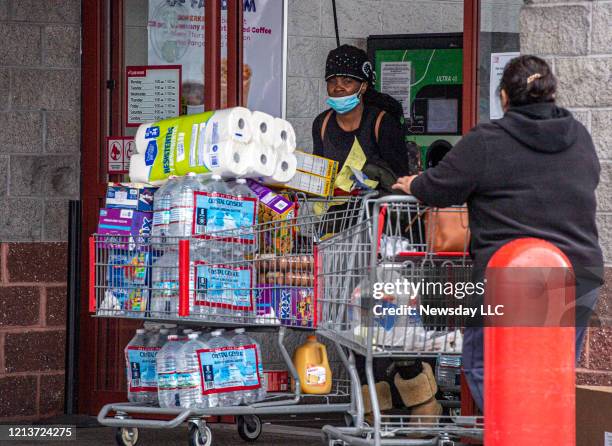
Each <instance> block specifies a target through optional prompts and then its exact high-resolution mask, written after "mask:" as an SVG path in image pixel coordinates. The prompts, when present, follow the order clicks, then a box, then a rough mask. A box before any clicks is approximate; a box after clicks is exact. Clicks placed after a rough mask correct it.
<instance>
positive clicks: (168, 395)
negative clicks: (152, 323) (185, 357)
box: [156, 335, 185, 407]
mask: <svg viewBox="0 0 612 446" xmlns="http://www.w3.org/2000/svg"><path fill="white" fill-rule="evenodd" d="M184 344H185V342H183V341H181V340H180V339H179V337H178V336H177V335H170V336H168V342H166V344H165V345H164V346H163V347H162V349H161V350H160V351H159V352H158V353H157V358H156V363H157V396H158V399H159V406H160V407H178V406H180V398H179V388H178V375H177V371H176V364H177V358H178V354H179V350H180V349H181V348H182V347H183V345H184Z"/></svg>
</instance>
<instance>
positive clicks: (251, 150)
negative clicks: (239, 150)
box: [244, 142, 277, 178]
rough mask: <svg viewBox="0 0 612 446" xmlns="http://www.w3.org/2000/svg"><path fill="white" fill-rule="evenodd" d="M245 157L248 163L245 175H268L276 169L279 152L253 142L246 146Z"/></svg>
mask: <svg viewBox="0 0 612 446" xmlns="http://www.w3.org/2000/svg"><path fill="white" fill-rule="evenodd" d="M244 157H245V160H246V162H247V164H248V169H247V171H246V172H245V174H244V176H245V177H248V178H259V177H267V176H271V175H273V174H274V171H275V170H276V159H277V153H276V151H275V150H274V149H271V148H269V147H266V146H263V145H260V144H258V143H255V142H251V143H250V144H248V145H247V146H245V148H244Z"/></svg>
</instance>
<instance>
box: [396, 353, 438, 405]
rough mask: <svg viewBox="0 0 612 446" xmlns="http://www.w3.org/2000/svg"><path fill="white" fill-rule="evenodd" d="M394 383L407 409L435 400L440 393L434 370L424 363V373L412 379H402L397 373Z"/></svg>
mask: <svg viewBox="0 0 612 446" xmlns="http://www.w3.org/2000/svg"><path fill="white" fill-rule="evenodd" d="M393 383H394V384H395V387H396V388H397V391H398V392H399V394H400V396H401V398H402V402H403V403H404V405H405V406H406V407H414V406H418V405H420V404H423V403H426V402H428V401H429V400H431V399H432V398H434V397H435V395H436V392H437V391H438V384H436V378H435V377H434V374H433V370H432V369H431V366H430V365H429V364H428V363H427V362H423V371H422V372H421V373H419V374H418V375H417V376H415V377H414V378H412V379H402V377H401V376H400V374H399V373H396V374H395V377H394V378H393Z"/></svg>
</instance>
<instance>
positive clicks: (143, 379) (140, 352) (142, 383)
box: [126, 346, 160, 392]
mask: <svg viewBox="0 0 612 446" xmlns="http://www.w3.org/2000/svg"><path fill="white" fill-rule="evenodd" d="M159 350H160V348H159V347H137V346H129V347H128V348H127V352H126V355H127V361H128V363H129V365H130V373H129V378H130V380H129V381H130V382H129V388H130V392H156V391H157V364H156V362H155V359H156V357H157V352H159Z"/></svg>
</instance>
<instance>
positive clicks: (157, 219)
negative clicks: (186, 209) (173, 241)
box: [153, 209, 170, 226]
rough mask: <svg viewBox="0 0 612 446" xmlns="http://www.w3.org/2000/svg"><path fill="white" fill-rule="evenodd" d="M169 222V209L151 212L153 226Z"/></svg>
mask: <svg viewBox="0 0 612 446" xmlns="http://www.w3.org/2000/svg"><path fill="white" fill-rule="evenodd" d="M168 224H170V209H163V210H159V211H157V212H155V214H153V226H165V225H168Z"/></svg>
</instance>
